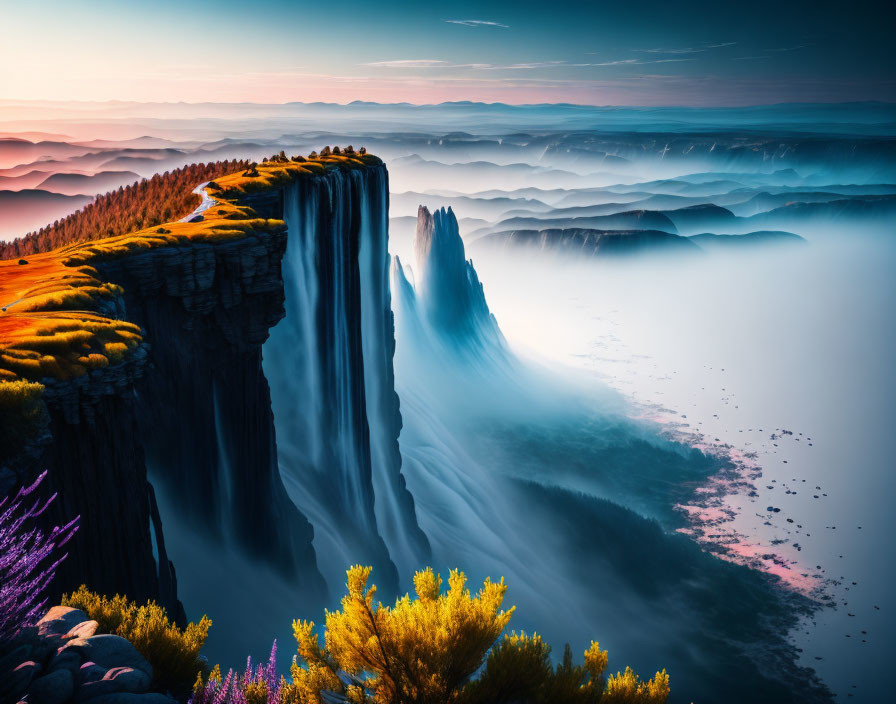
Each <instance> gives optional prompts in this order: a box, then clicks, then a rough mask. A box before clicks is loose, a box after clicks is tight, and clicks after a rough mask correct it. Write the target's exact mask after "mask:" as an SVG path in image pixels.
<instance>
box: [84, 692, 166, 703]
mask: <svg viewBox="0 0 896 704" xmlns="http://www.w3.org/2000/svg"><path fill="white" fill-rule="evenodd" d="M90 704H178V702H177V700H176V699H172V698H171V697H168V696H165V695H164V694H154V693H153V694H132V693H130V692H120V693H118V694H104V695H103V696H100V697H97V698H96V699H91V700H90Z"/></svg>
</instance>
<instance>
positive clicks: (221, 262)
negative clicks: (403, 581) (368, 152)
mask: <svg viewBox="0 0 896 704" xmlns="http://www.w3.org/2000/svg"><path fill="white" fill-rule="evenodd" d="M272 164H273V162H272ZM305 164H308V165H307V167H306V166H305ZM387 178H388V176H387V173H386V170H385V167H384V166H382V163H381V162H380V161H379V160H377V159H375V158H367V157H365V156H364V155H361V156H360V157H344V158H343V157H341V158H330V157H327V158H326V159H323V160H322V161H318V162H317V163H314V162H312V163H308V162H304V161H302V160H295V161H293V162H287V164H286V166H283V165H282V162H277V163H276V165H268V166H261V167H260V168H259V169H258V170H256V171H254V172H252V173H249V172H247V173H245V174H236V175H233V176H231V177H228V179H229V180H228V179H223V183H224V184H225V185H224V186H221V185H220V184H218V185H217V188H216V189H215V191H216V192H217V193H218V194H219V195H218V206H217V207H215V208H214V211H206V212H205V213H203V214H202V216H201V217H199V218H198V219H197V217H196V216H194V217H193V218H191V219H190V225H191V226H190V227H180V228H177V224H172V225H171V226H170V229H169V228H168V227H166V228H158V229H157V230H153V231H147V232H145V233H137V234H136V235H134V236H128V237H125V238H120V239H119V240H104V241H102V242H100V243H98V244H96V245H92V246H90V247H89V248H87V249H89V251H88V252H87V254H83V253H82V254H80V255H79V256H80V259H78V260H77V261H78V262H81V261H89V262H90V266H91V269H90V271H91V272H93V274H95V275H96V276H95V278H96V279H97V281H102V282H105V283H104V285H105V286H108V287H111V288H109V290H110V291H113V292H114V295H112V296H110V297H107V298H103V299H101V300H98V301H95V302H94V303H95V306H96V308H97V312H98V314H99V315H101V316H105V317H104V318H103V320H106V319H108V320H119V321H129V323H133V324H136V326H139V330H140V332H141V335H140V338H141V339H142V342H140V343H139V344H138V346H137V347H136V348H129V350H130V351H129V352H128V354H127V355H125V356H124V357H123V360H122V361H120V362H119V363H117V364H111V365H108V366H105V367H102V368H98V369H94V370H93V371H88V372H87V373H82V375H81V376H75V377H73V378H72V377H69V378H60V379H57V380H53V379H44V380H43V381H44V383H45V392H44V394H43V397H42V402H43V404H44V406H45V407H46V410H47V412H46V413H45V414H44V415H45V422H44V423H43V426H42V428H44V429H43V430H42V435H41V437H40V438H39V440H40V442H39V443H37V444H35V443H32V445H33V446H31V445H29V447H28V448H27V450H28V451H27V452H23V453H20V455H21V456H20V457H18V458H16V463H14V464H10V466H9V467H6V466H5V465H4V468H3V472H4V474H3V476H4V477H7V475H9V474H10V473H12V474H14V475H15V474H27V473H29V472H36V471H40V470H42V469H43V468H47V469H49V470H50V471H49V478H48V485H49V486H50V487H51V488H52V489H54V490H56V491H58V493H59V495H60V500H59V501H57V502H55V503H54V504H53V507H52V510H51V511H49V512H47V514H45V515H46V519H47V521H48V522H51V523H59V522H63V521H67V520H69V519H70V518H71V517H73V516H74V515H81V517H82V521H81V525H82V529H81V531H80V532H79V533H78V535H77V537H76V538H75V539H74V540H73V542H72V543H70V546H71V548H70V551H69V552H70V555H69V559H68V560H67V561H66V562H65V563H63V565H62V567H61V568H60V571H59V577H58V579H57V580H56V584H55V588H54V590H53V593H52V594H51V596H57V595H58V594H59V592H61V591H68V590H72V589H74V588H76V587H77V586H78V585H80V584H81V583H87V584H88V586H89V587H90V588H91V589H94V590H97V591H100V592H105V593H109V594H112V593H115V592H119V593H125V594H127V595H128V596H130V597H132V598H136V599H139V600H142V599H146V598H153V599H157V600H159V601H160V602H161V603H163V604H164V605H165V606H167V607H168V608H169V610H170V612H171V613H172V614H173V615H174V616H175V617H176V618H178V619H179V620H181V621H182V620H183V618H184V614H183V609H182V607H181V606H180V604H179V602H178V600H177V580H176V578H175V572H174V566H173V565H172V564H171V562H170V561H169V560H168V551H167V550H166V545H165V531H164V530H163V527H162V518H166V520H167V521H169V522H170V524H173V526H174V530H175V531H177V532H176V533H172V535H173V536H174V538H172V535H169V547H170V546H171V545H173V544H174V543H173V542H172V541H173V540H178V543H177V544H178V551H177V554H178V555H183V554H189V550H187V551H186V552H185V551H184V549H183V544H182V543H181V542H180V541H181V540H184V539H187V540H190V539H192V538H198V540H197V542H196V543H195V545H204V546H206V549H211V550H217V548H218V547H220V548H223V549H225V550H222V552H221V553H220V556H222V557H223V556H224V555H225V553H226V556H227V559H231V558H234V559H235V562H234V564H240V565H243V566H251V565H253V564H254V565H258V566H259V567H270V568H273V570H274V571H275V572H276V573H279V575H280V576H281V577H282V578H283V584H284V585H288V587H290V588H292V587H295V588H296V591H298V592H299V594H300V595H301V596H302V598H303V600H302V602H301V603H303V604H306V605H308V604H313V603H319V599H320V598H323V597H325V596H326V583H325V581H324V578H323V575H322V571H321V570H320V569H319V568H318V561H319V558H321V557H322V561H323V567H324V568H325V569H324V572H325V573H326V574H327V575H328V576H330V577H332V578H333V580H334V584H337V583H338V582H340V581H341V580H342V574H344V572H343V571H344V569H345V567H346V565H348V564H351V563H354V562H365V563H367V564H373V565H374V566H375V567H377V582H378V584H380V586H381V590H382V593H384V594H387V593H389V592H395V591H396V590H397V588H398V578H397V570H396V568H395V561H393V559H392V557H391V555H393V554H394V555H398V556H399V560H400V561H402V562H401V567H402V572H406V571H409V569H410V568H411V567H415V568H416V567H419V566H420V564H423V563H425V562H426V561H427V560H428V557H429V544H428V541H427V539H426V536H425V535H424V534H423V532H422V531H421V530H420V528H419V527H418V525H417V520H416V515H415V511H414V503H413V499H412V497H411V495H410V493H409V492H408V491H407V489H406V488H405V484H404V479H403V477H402V475H401V455H400V453H399V450H398V434H399V432H400V430H401V415H400V412H399V406H398V396H397V395H396V393H395V389H394V374H393V369H392V357H393V354H394V351H395V339H394V323H393V318H392V312H391V305H390V304H391V301H390V292H389V284H388V254H387V247H386V244H387V242H386V240H387V213H388V186H387ZM228 189H229V190H228ZM225 192H226V193H227V194H229V195H223V194H224V193H225ZM210 202H211V203H214V201H210ZM245 206H249V208H251V210H247V209H246V208H245ZM246 213H248V215H247V214H246ZM234 219H235V221H236V222H235V227H230V226H229V225H230V223H231V222H233V221H234ZM206 220H207V221H208V223H209V224H208V225H204V226H199V227H196V226H195V225H196V223H197V222H205V221H206ZM281 220H282V221H285V222H280V221H281ZM288 242H289V246H287V243H288ZM284 257H285V259H284ZM54 272H55V270H54ZM284 274H285V276H284ZM67 275H68V271H67V269H64V268H63V269H60V270H59V271H58V272H55V273H54V276H67ZM284 315H285V316H286V319H285V320H283V318H284ZM132 327H133V326H132ZM272 328H273V329H274V332H275V335H274V338H273V339H272V340H270V341H268V335H269V332H270V331H271V329H272ZM134 330H137V328H136V327H134ZM266 341H267V342H266ZM263 354H264V363H263V362H262V355H263ZM268 379H271V381H272V386H273V393H272V389H271V386H269V384H268ZM272 397H273V398H272ZM44 426H45V427H44ZM278 437H279V440H280V442H279V445H280V447H279V448H278V441H277V440H278ZM26 455H27V456H26ZM19 460H21V462H19ZM20 465H21V467H24V469H21V468H20ZM7 479H8V477H7ZM13 479H16V477H13ZM21 480H22V477H18V479H17V480H16V482H15V483H19V484H20V483H22V481H21ZM150 482H151V483H150ZM157 493H158V495H159V499H158V501H157V499H156V494H157ZM309 519H310V520H309ZM312 526H313V527H312ZM170 530H171V528H170V527H169V531H170ZM184 530H186V531H187V532H186V533H184V532H182V531H184ZM312 541H314V542H312ZM315 548H317V550H315ZM191 549H193V548H191ZM196 549H198V548H196ZM172 551H173V550H172ZM213 554H214V555H218V553H213ZM206 557H207V556H206ZM179 559H182V558H179ZM180 567H181V570H182V572H183V574H185V575H189V579H185V580H184V582H185V583H189V584H191V585H195V584H197V583H201V578H200V577H199V575H197V569H198V568H197V567H196V566H195V565H194V564H181V565H180ZM248 568H249V569H251V567H248ZM241 569H242V567H241ZM244 576H245V575H244ZM190 588H191V589H192V588H193V587H192V586H191V587H190ZM187 591H188V592H189V589H187ZM315 610H316V607H315Z"/></svg>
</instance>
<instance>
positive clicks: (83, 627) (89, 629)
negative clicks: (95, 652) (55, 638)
mask: <svg viewBox="0 0 896 704" xmlns="http://www.w3.org/2000/svg"><path fill="white" fill-rule="evenodd" d="M99 626H100V624H98V623H97V622H96V621H82V622H81V623H79V624H78V625H77V626H75V627H74V628H72V629H71V630H70V631H69V632H68V633H66V634H65V637H66V638H90V636H92V635H95V634H96V629H97V628H99Z"/></svg>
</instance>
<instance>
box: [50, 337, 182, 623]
mask: <svg viewBox="0 0 896 704" xmlns="http://www.w3.org/2000/svg"><path fill="white" fill-rule="evenodd" d="M146 359H147V354H146V350H145V347H144V348H142V349H140V350H139V351H138V353H137V354H134V355H132V357H131V358H130V359H129V360H128V361H126V362H124V363H122V364H119V365H116V366H113V367H107V368H105V369H102V370H97V371H95V372H93V373H91V374H89V375H86V376H83V377H80V378H78V379H77V380H74V381H69V382H59V383H55V384H49V385H48V386H47V389H46V391H45V394H44V399H45V402H46V405H47V410H48V411H49V417H50V428H49V430H50V434H51V436H52V442H51V443H49V444H48V445H47V446H46V449H45V453H44V456H43V457H42V458H41V460H40V461H39V462H38V463H37V464H38V467H47V468H49V469H50V471H49V473H48V478H47V486H48V488H49V489H50V490H52V491H55V492H57V493H58V495H59V496H58V498H57V500H56V501H54V502H53V503H52V504H51V505H50V508H49V510H48V511H47V515H46V518H45V520H46V522H47V523H48V524H49V525H57V524H58V525H61V524H63V523H64V522H67V521H69V520H71V518H72V517H73V516H75V515H80V516H81V527H80V529H79V530H78V532H77V533H76V534H75V537H74V538H73V540H72V542H71V543H70V545H69V548H68V552H69V557H68V559H66V560H65V561H64V562H63V563H62V564H61V565H60V566H59V568H58V569H57V572H56V580H55V581H54V584H53V585H52V588H51V598H56V597H58V595H59V594H60V593H61V592H63V591H70V590H72V589H76V588H77V587H78V585H80V584H88V585H90V588H91V589H94V590H96V591H100V592H103V593H107V594H115V593H122V594H128V595H130V596H132V597H133V598H136V599H140V600H145V599H149V598H152V599H158V600H159V601H160V602H161V603H162V604H164V605H165V606H166V607H168V608H169V611H170V613H171V614H172V615H174V616H175V617H179V616H180V615H181V611H182V610H181V609H180V607H179V604H178V602H177V597H176V582H175V578H174V572H173V568H172V567H171V565H170V563H169V562H168V561H167V559H160V560H159V561H158V564H157V562H156V559H155V558H154V549H153V544H152V538H151V536H150V517H151V514H152V512H153V506H154V497H153V495H152V493H151V487H150V486H149V483H148V481H147V477H146V466H145V464H144V457H143V451H142V444H141V436H142V432H141V427H140V422H139V421H138V417H137V407H136V402H135V397H134V393H133V384H134V383H135V382H136V381H137V380H138V379H139V378H140V377H141V376H142V375H143V374H144V372H145V367H146ZM85 467H90V468H91V471H89V472H87V471H84V468H85ZM154 521H155V523H156V526H157V527H158V530H159V533H158V535H157V545H158V551H157V554H158V555H164V553H165V548H164V539H163V538H162V535H161V528H160V526H159V523H158V517H157V516H156V517H155V518H154ZM162 584H164V588H161V587H160V585H162Z"/></svg>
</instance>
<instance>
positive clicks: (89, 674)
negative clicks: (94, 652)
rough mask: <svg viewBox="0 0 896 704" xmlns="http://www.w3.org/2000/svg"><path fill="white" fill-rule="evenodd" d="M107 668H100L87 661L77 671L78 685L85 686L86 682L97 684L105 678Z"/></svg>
mask: <svg viewBox="0 0 896 704" xmlns="http://www.w3.org/2000/svg"><path fill="white" fill-rule="evenodd" d="M108 671H109V670H108V668H106V667H100V666H99V665H97V664H96V663H95V662H92V661H88V662H85V663H84V664H83V665H81V669H80V670H79V671H78V684H86V683H87V682H99V681H100V680H101V679H103V677H105V676H106V672H108Z"/></svg>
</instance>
